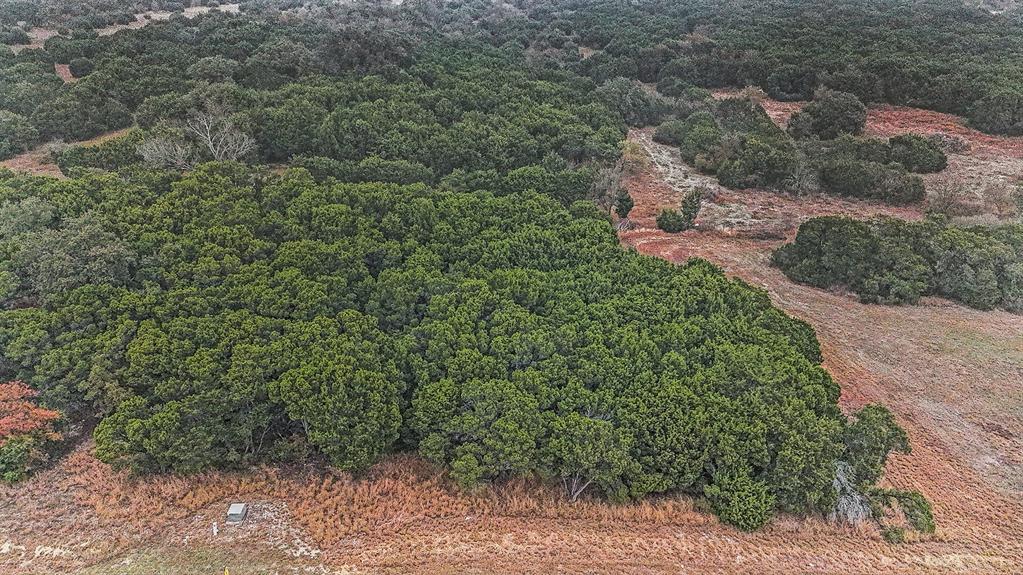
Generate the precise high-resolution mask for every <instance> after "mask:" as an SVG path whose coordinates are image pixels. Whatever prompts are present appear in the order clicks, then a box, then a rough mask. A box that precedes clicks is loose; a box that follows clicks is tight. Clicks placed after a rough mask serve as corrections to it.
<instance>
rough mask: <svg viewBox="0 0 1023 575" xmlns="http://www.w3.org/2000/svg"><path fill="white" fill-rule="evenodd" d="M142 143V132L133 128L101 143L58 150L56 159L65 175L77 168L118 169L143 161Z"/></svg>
mask: <svg viewBox="0 0 1023 575" xmlns="http://www.w3.org/2000/svg"><path fill="white" fill-rule="evenodd" d="M141 143H142V132H141V131H139V130H132V131H130V132H128V133H127V134H125V135H123V136H118V137H116V138H110V139H109V140H106V141H104V142H102V143H99V144H93V145H78V146H70V147H68V148H65V149H64V150H62V151H60V152H58V153H57V154H56V156H55V158H54V160H55V161H56V163H57V167H59V168H60V171H61V172H62V173H64V174H65V175H67V174H70V173H71V170H73V169H75V168H99V169H102V170H117V169H120V168H124V167H127V166H130V165H133V164H137V163H139V162H141V161H142V157H141V156H139V154H138V147H139V144H141Z"/></svg>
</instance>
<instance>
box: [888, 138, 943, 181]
mask: <svg viewBox="0 0 1023 575" xmlns="http://www.w3.org/2000/svg"><path fill="white" fill-rule="evenodd" d="M888 145H889V147H890V148H891V154H890V158H891V161H893V162H898V163H900V164H902V165H903V167H905V168H906V169H907V170H909V171H910V172H916V173H919V174H929V173H932V172H940V171H942V170H944V169H945V167H946V166H947V165H948V158H947V157H945V152H943V151H942V150H941V148H939V147H938V145H937V144H936V143H934V142H932V141H931V140H929V139H927V138H925V137H923V136H918V135H916V134H904V135H901V136H895V137H893V138H891V139H890V140H888Z"/></svg>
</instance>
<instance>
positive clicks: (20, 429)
mask: <svg viewBox="0 0 1023 575" xmlns="http://www.w3.org/2000/svg"><path fill="white" fill-rule="evenodd" d="M36 395H37V394H36V392H35V390H33V389H32V388H30V387H28V386H27V385H25V384H24V383H22V382H20V381H9V382H7V383H0V477H2V478H3V479H4V480H5V481H9V482H14V481H18V480H20V479H22V478H23V477H25V474H26V473H27V471H28V469H29V467H30V466H31V463H32V462H33V460H37V459H39V458H40V451H39V449H38V447H39V444H40V443H41V442H43V441H46V440H55V439H59V438H60V435H59V434H57V432H56V431H55V430H54V429H53V424H54V422H56V421H57V420H58V419H60V413H59V412H57V411H53V410H50V409H45V408H42V407H39V406H38V405H36V404H35V402H34V401H33V399H34V398H35V396H36Z"/></svg>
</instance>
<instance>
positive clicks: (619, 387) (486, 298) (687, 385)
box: [0, 0, 1023, 531]
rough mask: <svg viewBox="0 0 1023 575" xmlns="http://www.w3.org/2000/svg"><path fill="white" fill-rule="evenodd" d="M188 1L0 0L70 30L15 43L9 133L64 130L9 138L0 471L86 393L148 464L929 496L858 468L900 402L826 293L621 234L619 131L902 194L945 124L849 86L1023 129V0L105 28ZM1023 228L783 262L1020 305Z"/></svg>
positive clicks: (308, 16) (836, 495) (805, 504)
mask: <svg viewBox="0 0 1023 575" xmlns="http://www.w3.org/2000/svg"><path fill="white" fill-rule="evenodd" d="M208 4H209V5H210V6H214V7H216V3H215V2H210V3H208ZM182 8H183V6H182V5H181V4H179V3H175V2H160V3H155V4H150V3H148V2H146V3H134V2H95V1H93V2H86V3H80V2H66V1H63V0H48V1H46V2H27V1H22V0H2V1H0V35H2V40H3V41H4V42H6V43H7V44H11V45H20V44H26V43H27V40H28V32H30V31H31V28H32V27H33V26H45V27H50V28H53V29H54V30H55V31H57V32H59V34H58V35H57V36H54V37H52V38H50V39H48V40H46V42H45V45H44V49H23V50H21V51H20V52H18V53H17V54H14V53H13V52H12V53H8V52H5V51H0V158H8V157H11V156H14V155H16V154H18V153H20V152H23V151H26V150H30V149H36V148H38V147H39V146H43V145H45V146H47V147H48V149H49V151H50V152H51V153H52V155H53V157H54V160H55V161H56V162H57V164H58V166H59V167H60V169H61V171H62V172H63V173H64V174H66V175H68V176H69V179H67V180H63V181H58V180H54V179H50V178H40V177H26V176H20V175H15V174H12V173H7V172H4V173H2V174H0V302H2V307H3V310H2V311H0V326H2V327H0V377H2V378H3V379H2V380H10V381H12V382H14V383H9V384H4V386H0V409H2V410H3V413H14V414H17V415H16V416H15V417H14V418H13V419H4V417H3V416H2V415H0V422H6V421H15V422H17V425H8V426H7V427H5V426H4V425H3V424H0V469H2V471H3V473H4V476H5V478H7V479H11V480H14V479H18V478H20V477H22V476H24V474H25V472H26V471H28V470H30V469H31V468H32V467H34V466H38V465H41V464H42V462H43V461H44V460H45V454H46V452H47V451H52V448H53V446H54V445H56V444H57V442H56V441H55V437H56V434H57V433H58V432H60V433H63V434H64V435H65V436H67V437H73V436H74V434H75V432H76V430H80V429H85V428H90V427H91V426H92V425H93V424H95V433H94V436H95V438H96V444H97V454H98V455H99V456H100V457H101V458H102V459H103V460H104V461H107V462H110V463H112V464H114V465H116V466H121V467H127V468H130V469H132V470H134V471H137V472H183V473H184V472H194V471H199V470H202V469H206V468H210V467H224V466H229V467H231V466H244V465H250V464H254V463H259V462H275V463H282V462H296V461H306V460H309V459H317V458H322V459H325V460H326V461H329V462H330V463H332V464H334V465H336V466H339V467H341V468H343V469H346V470H351V471H354V472H358V471H361V470H363V469H365V468H366V467H367V466H369V465H370V464H372V463H373V462H374V461H376V460H377V459H378V458H379V457H381V456H382V455H384V454H386V453H389V452H393V451H396V450H416V451H418V452H419V453H421V454H422V455H423V456H425V457H427V458H429V459H431V460H432V461H435V462H437V463H438V464H440V465H444V466H446V467H447V468H448V469H449V470H450V473H451V476H452V478H453V479H454V480H455V481H457V482H458V483H459V484H460V485H461V486H462V487H464V488H466V489H474V488H476V487H478V486H479V485H482V484H484V483H486V482H488V481H492V480H500V479H501V478H504V477H508V476H509V475H512V474H531V475H537V476H540V477H543V478H545V479H549V480H551V481H556V482H560V483H561V484H562V485H563V486H564V487H565V490H566V492H567V494H568V495H569V496H570V497H572V498H575V497H578V496H580V495H582V494H590V493H599V494H602V495H604V496H606V497H608V498H610V499H613V500H628V499H634V498H638V497H642V496H644V495H647V494H653V493H663V492H671V491H684V492H687V493H692V494H694V495H697V496H699V497H702V498H705V499H706V501H707V502H708V503H709V505H710V507H711V508H712V509H713V510H714V511H715V512H716V513H717V514H718V515H719V516H720V517H722V519H724V520H726V521H728V522H730V523H733V524H735V525H737V526H739V527H742V528H746V529H752V528H756V527H758V526H760V525H762V524H763V523H764V522H765V521H766V520H767V519H768V518H769V517H770V515H771V514H772V513H774V512H776V511H790V512H798V513H823V514H826V513H829V512H831V511H832V510H833V509H835V507H836V503H837V502H840V501H844V502H845V503H848V502H849V501H854V502H855V501H861V500H864V498H866V499H867V500H869V501H868V504H872V505H874V506H875V508H877V507H878V506H883V505H884V504H886V503H887V502H890V501H893V500H894V501H898V502H899V503H901V504H902V506H903V509H904V511H905V513H906V515H907V516H908V517H910V518H911V522H912V523H913V524H914V525H915V526H916V527H918V528H920V529H922V530H924V531H927V530H933V522H931V521H930V519H929V508H928V506H927V504H926V502H925V501H923V500H922V498H919V497H918V496H916V495H914V494H910V493H904V492H897V491H885V490H878V489H877V488H876V487H875V486H874V484H875V483H876V482H877V480H878V479H879V477H880V474H881V471H882V470H883V467H884V462H885V459H886V458H887V456H888V454H889V452H891V451H893V450H894V451H906V450H908V448H909V446H908V443H907V441H906V437H905V434H904V433H903V432H902V431H901V430H900V429H899V428H898V426H897V425H896V424H895V422H894V420H893V418H892V417H891V415H890V414H889V413H888V412H887V411H886V410H885V409H884V408H882V407H879V406H870V407H868V408H865V409H864V410H863V411H862V412H860V413H857V414H853V415H852V417H849V418H847V417H845V416H843V415H842V414H841V412H840V411H839V410H838V407H837V397H838V388H837V386H836V385H835V384H834V382H833V381H832V380H831V379H830V377H829V376H828V374H827V372H825V371H824V370H823V369H822V368H821V367H820V362H821V357H820V352H819V349H818V346H817V342H816V339H815V336H814V334H813V331H812V329H810V328H809V327H808V326H807V325H805V324H803V323H802V322H799V321H797V320H793V319H791V318H788V317H786V316H785V315H784V314H783V313H781V312H780V311H778V310H777V309H775V308H774V307H772V306H771V304H770V302H769V300H768V298H767V296H766V294H765V293H763V292H762V291H760V290H756V289H753V288H751V287H749V286H747V285H745V284H743V283H741V282H738V281H735V280H729V279H727V278H725V277H724V276H723V275H722V273H721V272H720V271H719V270H717V269H714V268H713V267H712V266H710V265H708V264H706V263H705V262H693V263H690V264H689V265H687V266H684V267H681V268H677V267H672V266H670V265H668V264H666V263H664V262H661V261H658V260H654V259H650V258H646V257H642V256H638V255H635V254H632V253H627V252H623V251H622V250H621V249H620V247H619V246H618V243H617V240H616V237H615V235H614V233H613V228H612V226H611V222H610V216H609V213H610V211H611V209H612V208H614V209H615V211H616V212H617V213H618V215H619V216H620V217H622V218H625V217H627V216H628V212H629V209H630V208H631V200H630V199H629V198H628V196H627V195H624V194H622V192H621V189H620V186H619V185H617V184H616V181H615V178H616V174H618V173H620V166H617V165H616V164H617V162H618V161H619V158H620V155H621V142H622V140H623V139H624V137H625V134H626V131H627V129H628V128H629V127H630V126H657V127H658V128H657V131H656V135H655V139H656V140H657V141H659V142H662V143H665V144H669V145H672V146H677V147H678V149H679V152H678V153H679V154H680V155H681V157H682V158H683V159H685V160H686V161H687V162H689V163H691V164H692V165H694V166H696V167H697V168H698V169H700V170H701V171H703V172H705V173H708V174H713V175H715V176H716V177H717V179H718V180H719V181H720V182H721V183H722V184H723V185H725V186H729V187H733V188H770V189H777V190H784V191H789V192H793V193H806V192H812V191H823V192H825V193H831V194H836V195H843V196H852V197H860V198H866V199H871V200H876V201H882V202H888V203H893V204H911V203H918V202H920V201H921V200H922V199H923V198H924V193H925V190H924V185H923V181H922V179H921V178H920V176H919V174H921V173H933V172H939V171H941V170H943V169H944V168H945V166H946V163H947V158H946V156H945V148H944V144H943V142H940V141H935V140H933V139H928V138H923V137H920V136H916V135H912V134H910V135H905V136H899V137H896V138H892V139H890V140H878V139H874V138H866V137H863V136H862V135H861V132H862V130H863V125H864V122H865V119H866V106H867V105H870V104H872V103H878V102H888V103H893V104H902V105H912V106H919V107H924V108H930V109H935V110H940V111H946V112H952V113H956V114H960V115H964V116H966V117H967V118H968V119H969V121H970V123H971V124H972V125H974V126H975V127H977V128H978V129H981V130H984V131H987V132H990V133H1004V134H1019V133H1021V132H1023V67H1021V66H1020V64H1019V63H1020V61H1021V57H1023V33H1021V32H1023V23H1021V21H1020V16H1019V15H1018V14H1016V13H1013V12H1009V13H1006V14H999V15H996V14H991V13H989V12H986V11H983V10H981V9H978V8H968V7H966V6H963V5H962V4H961V3H957V2H952V1H941V2H913V3H908V2H896V1H886V2H873V1H857V2H853V3H842V4H841V5H840V6H839V5H833V6H820V5H818V4H816V3H809V2H806V1H805V0H780V1H776V2H725V3H721V2H703V1H696V2H639V3H634V4H629V3H623V2H611V1H606V2H604V1H600V0H597V1H586V2H581V1H576V0H562V1H556V2H516V3H511V4H495V3H493V2H490V1H484V0H469V1H465V2H433V1H415V2H406V3H404V4H403V5H401V6H388V5H383V4H377V3H365V4H347V5H340V4H333V3H328V2H314V3H309V2H298V1H295V2H286V1H285V2H282V1H257V2H242V3H241V5H240V9H241V13H240V14H228V13H221V12H219V11H216V10H215V11H212V12H210V13H209V14H206V15H197V16H195V17H194V18H191V19H189V18H185V17H183V16H181V15H177V16H172V17H170V19H169V20H167V21H161V22H157V21H155V20H154V21H152V22H150V23H149V24H148V25H147V26H145V27H143V28H141V29H138V30H127V31H121V32H118V33H116V34H113V35H111V36H100V35H99V34H98V33H97V32H96V31H95V29H96V28H101V27H103V26H107V25H110V24H117V23H122V24H123V23H126V22H131V21H133V20H134V19H135V14H139V13H141V12H144V11H146V10H150V9H158V10H168V11H172V12H177V11H179V10H181V9H182ZM993 55H997V57H996V56H993ZM55 63H56V64H67V65H69V67H70V71H71V73H72V74H73V75H74V76H75V78H76V79H77V81H76V82H74V83H70V84H65V83H64V82H63V81H62V80H61V79H60V78H59V77H58V76H57V75H56V73H55V71H54V64H55ZM747 86H757V87H759V88H761V89H762V90H764V91H765V92H766V93H767V94H768V95H769V96H771V97H774V98H778V99H783V100H811V103H809V104H808V105H807V106H806V107H805V108H804V110H803V111H802V112H801V113H799V114H797V115H796V116H794V117H793V119H792V121H790V123H789V125H788V127H787V129H782V128H779V127H778V126H777V125H775V124H774V122H772V121H771V120H770V118H769V117H768V116H767V114H766V113H765V112H764V110H763V108H762V107H761V106H760V105H759V103H758V102H757V98H756V97H751V96H750V95H749V94H748V93H746V94H744V95H740V96H737V97H734V98H726V99H723V100H720V101H716V100H714V99H712V98H711V97H710V93H709V91H708V90H709V89H716V88H724V87H732V88H745V87H747ZM120 129H127V131H126V132H125V133H123V134H122V135H120V136H119V137H116V138H112V139H110V140H108V141H106V142H104V143H103V144H100V145H95V146H89V147H84V146H75V145H69V144H71V143H73V142H76V141H80V140H84V139H87V138H91V137H94V136H97V135H101V134H105V133H108V132H110V131H113V130H120ZM61 142H63V143H61ZM268 164H269V165H273V166H274V168H273V169H270V168H266V167H259V166H264V165H268ZM698 209H699V197H697V196H694V197H687V198H686V200H685V201H684V202H683V205H682V206H680V210H679V211H678V212H677V213H674V212H670V213H666V214H663V216H664V217H662V218H658V222H659V223H660V224H662V227H665V229H668V228H670V229H671V231H680V230H683V229H685V228H687V227H689V226H691V225H692V222H693V219H694V218H695V213H696V210H698ZM1020 237H1021V233H1020V231H1019V230H1018V227H1011V226H1010V227H1001V228H970V229H965V228H961V227H958V226H954V225H951V224H949V223H948V222H947V221H944V220H941V219H939V218H936V219H931V220H928V221H927V222H924V223H905V222H890V221H880V222H857V221H850V220H842V219H822V220H814V221H811V222H808V223H807V224H804V226H803V228H801V230H800V232H799V235H798V236H797V238H796V241H795V242H794V243H793V244H792V245H790V246H787V247H784V248H782V250H780V251H779V252H778V253H777V254H776V257H775V260H776V263H777V265H779V266H780V267H781V268H782V269H783V270H784V271H785V272H786V274H788V275H789V277H791V278H792V279H794V280H796V281H802V282H807V283H811V284H813V285H817V286H821V287H832V286H845V287H849V288H851V289H853V290H854V291H856V292H857V293H858V294H860V296H861V297H862V298H863V299H864V300H865V301H873V302H881V303H911V302H914V301H916V300H917V299H918V298H919V297H920V296H922V295H929V294H935V295H943V296H946V297H950V298H953V299H957V300H959V301H962V302H963V303H965V304H967V305H971V306H975V307H979V308H982V309H990V308H992V307H1003V308H1006V309H1010V310H1014V311H1019V310H1020V309H1021V304H1020V302H1021V298H1023V287H1021V286H1023V271H1021V269H1023V268H1021V265H1023V264H1021V263H1020V262H1021V261H1023V248H1021V245H1023V241H1021V240H1020ZM19 382H23V383H19ZM58 412H59V413H60V414H61V416H60V417H59V418H57V416H56V415H54V414H57V413H58ZM846 507H847V506H846Z"/></svg>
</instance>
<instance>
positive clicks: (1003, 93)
mask: <svg viewBox="0 0 1023 575" xmlns="http://www.w3.org/2000/svg"><path fill="white" fill-rule="evenodd" d="M969 120H970V125H972V126H973V127H975V128H977V129H978V130H980V131H982V132H987V133H989V134H1006V135H1010V136H1019V135H1021V134H1023V92H1021V91H1019V90H1005V89H1001V90H996V91H993V92H992V93H990V94H988V95H986V96H984V97H982V98H980V99H979V100H977V101H976V102H974V103H973V105H972V106H971V107H970V113H969Z"/></svg>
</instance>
